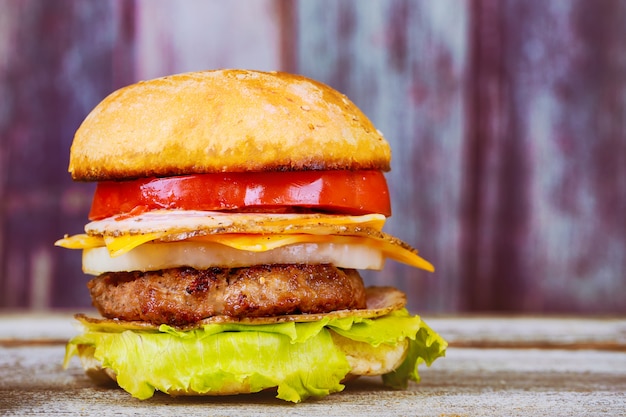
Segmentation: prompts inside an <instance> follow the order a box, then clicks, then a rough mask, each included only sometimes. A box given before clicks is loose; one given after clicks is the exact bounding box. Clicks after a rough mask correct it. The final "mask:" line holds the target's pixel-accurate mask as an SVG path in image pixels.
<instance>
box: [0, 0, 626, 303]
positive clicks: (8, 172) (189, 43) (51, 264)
mask: <svg viewBox="0 0 626 417" xmlns="http://www.w3.org/2000/svg"><path fill="white" fill-rule="evenodd" d="M242 6H244V7H247V8H248V9H247V10H248V13H247V14H243V13H241V7H242ZM250 16H252V17H253V18H250ZM624 39H626V3H624V2H621V1H619V0H602V1H595V2H590V1H586V0H572V1H568V2H559V1H552V2H546V1H540V0H501V1H498V0H465V1H458V0H441V1H437V2H431V1H422V0H420V1H405V0H392V1H387V2H375V1H342V2H335V1H326V0H324V1H317V2H305V1H296V2H283V1H279V0H262V1H256V2H243V1H241V2H240V1H232V2H227V4H226V2H220V1H188V2H183V3H176V6H175V7H174V6H173V3H172V2H168V1H162V0H150V1H147V0H135V1H125V2H117V1H114V0H108V1H101V2H83V1H77V0H48V1H45V2H41V1H36V0H25V1H11V0H0V54H1V56H3V57H4V60H3V61H2V62H0V97H1V98H0V140H1V141H2V142H1V146H0V308H2V307H28V308H40V309H41V308H50V307H72V308H75V307H81V306H87V305H89V299H88V296H87V292H86V291H85V287H84V284H85V282H86V279H87V278H86V277H84V276H83V275H82V273H80V255H79V254H78V253H77V252H73V251H67V250H62V249H59V248H54V247H52V246H51V245H52V242H54V240H55V239H56V238H58V237H60V236H62V235H63V234H64V233H76V232H79V231H80V230H82V227H83V225H84V223H85V218H86V213H87V210H88V206H89V204H90V198H91V192H92V185H88V184H74V183H72V182H71V180H70V179H69V175H68V174H67V173H66V166H67V158H68V151H69V146H70V143H71V140H72V136H73V132H74V131H75V129H76V128H77V127H78V125H79V123H80V122H81V120H82V119H83V118H84V116H85V115H86V114H87V112H88V111H89V110H90V109H91V108H92V107H93V106H94V105H95V104H96V103H97V102H98V101H100V100H101V99H102V98H103V97H104V96H105V95H106V94H108V93H109V92H110V91H112V90H113V89H115V88H118V87H120V86H122V85H125V84H128V83H131V82H134V81H137V80H138V79H142V78H148V77H152V76H158V75H163V74H166V73H169V72H180V71H188V70H196V69H204V68H218V67H247V68H258V69H283V70H289V71H294V72H299V73H303V74H305V75H308V76H311V77H313V78H316V79H318V80H320V81H322V82H326V83H328V84H330V85H331V86H333V87H335V88H337V89H339V90H340V91H342V92H344V93H346V94H347V95H348V96H349V97H350V98H351V99H352V100H353V101H354V102H355V103H357V105H359V106H360V107H361V108H362V109H363V110H364V112H365V113H366V114H367V115H368V116H369V117H370V118H371V119H372V120H373V121H374V123H375V124H376V125H377V127H378V128H379V129H380V130H381V131H383V133H384V134H385V136H386V137H387V138H388V140H389V141H390V143H391V145H392V149H393V160H392V171H391V172H390V173H389V174H388V180H389V182H390V186H391V195H392V199H393V201H392V203H393V209H394V215H393V217H392V218H391V219H390V220H389V222H388V225H387V230H388V231H389V232H391V233H393V234H395V235H397V236H399V237H400V238H402V239H404V240H406V241H408V242H410V243H412V244H414V245H415V246H416V247H418V248H419V249H420V251H421V253H422V254H423V255H424V256H425V257H426V258H428V259H430V260H431V261H433V262H434V263H435V265H436V267H437V272H436V273H435V274H427V273H422V272H420V271H416V270H413V269H411V268H408V267H404V266H402V265H398V264H395V263H393V262H390V263H389V264H388V265H387V267H386V268H385V270H383V271H382V272H380V273H367V274H365V278H366V281H367V282H368V283H375V284H389V285H396V286H398V287H400V288H402V289H403V290H405V291H406V292H407V293H409V299H410V300H411V303H410V308H411V309H414V310H416V311H421V312H423V311H446V312H448V311H488V310H497V311H525V312H586V313H624V312H626V303H624V302H623V298H624V296H623V295H624V294H626V127H625V123H626V122H625V120H626V118H625V117H626V59H625V58H624V57H625V56H626V46H625V45H626V44H625V43H624Z"/></svg>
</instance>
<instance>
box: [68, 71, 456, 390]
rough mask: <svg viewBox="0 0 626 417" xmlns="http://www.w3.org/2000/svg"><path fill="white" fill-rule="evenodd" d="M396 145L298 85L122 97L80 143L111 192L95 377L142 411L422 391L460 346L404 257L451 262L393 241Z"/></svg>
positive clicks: (98, 289)
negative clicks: (258, 395)
mask: <svg viewBox="0 0 626 417" xmlns="http://www.w3.org/2000/svg"><path fill="white" fill-rule="evenodd" d="M390 158H391V152H390V148H389V144H388V142H387V141H386V140H385V139H384V137H383V135H382V133H381V132H380V131H378V130H377V129H376V128H375V127H374V126H373V125H372V123H371V121H370V120H369V119H368V118H367V117H366V116H365V115H364V114H363V113H362V112H361V111H360V110H359V109H358V108H357V107H356V106H355V105H354V104H353V103H352V102H351V101H350V100H349V99H348V98H347V97H346V96H345V95H343V94H341V93H339V92H337V91H336V90H334V89H332V88H330V87H329V86H327V85H324V84H322V83H319V82H316V81H314V80H311V79H308V78H305V77H302V76H298V75H293V74H287V73H280V72H260V71H244V70H215V71H201V72H192V73H185V74H177V75H172V76H168V77H163V78H158V79H154V80H149V81H143V82H139V83H137V84H133V85H130V86H127V87H125V88H122V89H120V90H117V91H115V92H113V93H111V94H110V95H109V96H108V97H106V98H105V99H104V100H103V101H102V102H101V103H99V104H98V105H97V106H96V107H95V108H94V109H93V110H92V111H91V113H90V114H89V115H88V116H87V117H86V119H85V120H84V121H83V123H82V124H81V126H80V127H79V129H78V130H77V132H76V134H75V137H74V140H73V143H72V146H71V149H70V162H69V172H70V173H71V176H72V178H73V179H74V180H76V181H92V182H96V183H97V185H96V189H95V194H94V198H93V202H92V205H91V209H90V212H89V220H90V222H89V223H88V224H87V225H86V226H85V233H82V234H76V235H73V236H69V235H65V237H64V238H62V239H60V240H58V241H57V242H56V245H57V246H61V247H65V248H70V249H81V250H82V265H83V271H84V272H85V273H86V274H88V275H91V276H93V278H92V279H91V280H90V281H89V282H88V283H87V287H88V289H89V292H90V295H91V299H92V303H93V305H94V307H95V308H96V309H97V311H98V312H99V314H100V315H99V316H97V317H95V316H87V315H84V314H78V315H76V319H77V320H78V322H79V323H80V325H81V326H82V333H81V334H79V335H78V336H76V337H74V338H72V339H71V340H70V341H69V342H68V344H67V348H66V355H65V361H64V366H66V367H67V366H68V363H69V361H70V359H71V358H72V357H73V356H78V357H79V358H80V361H81V364H82V366H83V367H84V369H85V371H86V373H87V375H89V376H90V377H92V378H93V379H94V380H95V381H100V382H101V381H104V380H108V381H111V380H113V381H116V382H117V384H118V385H119V386H120V387H122V388H123V389H124V390H126V391H128V392H129V393H130V394H131V395H132V396H134V397H136V398H139V399H147V398H150V397H151V396H153V395H154V392H155V391H157V390H158V391H162V392H164V393H167V394H170V395H226V394H244V393H252V392H258V391H261V390H268V389H273V390H276V392H277V397H278V398H280V399H283V400H286V401H292V402H300V401H302V400H304V399H306V398H308V397H311V396H313V397H321V396H325V395H328V394H331V393H334V392H338V391H341V390H342V389H343V388H344V386H345V385H344V384H345V383H346V382H347V381H349V380H350V379H352V378H354V377H358V376H361V375H382V379H383V382H384V383H385V384H386V385H388V386H390V387H395V388H406V386H407V383H408V381H409V380H414V381H419V375H418V371H417V366H418V364H420V363H426V364H428V365H430V364H431V363H432V362H433V361H434V360H435V359H436V358H438V357H440V356H443V355H444V353H445V348H446V342H445V341H444V340H443V339H442V338H441V337H440V336H439V335H438V334H437V333H435V332H434V331H433V330H431V329H430V328H429V327H428V326H427V325H426V324H425V323H424V322H423V321H422V320H421V319H420V317H419V316H416V315H411V314H410V313H409V312H408V311H407V309H406V295H405V294H404V293H402V292H401V291H399V290H397V289H395V288H393V287H368V288H366V287H365V285H364V283H363V280H362V278H361V276H360V274H359V272H358V271H359V270H363V269H375V270H377V269H381V268H382V267H383V266H384V264H385V261H386V260H387V259H391V260H394V261H398V262H403V263H406V264H408V265H411V266H414V267H416V268H420V269H423V270H426V271H433V270H434V269H433V266H432V265H431V264H430V263H429V262H428V261H426V260H425V259H423V258H421V257H420V256H419V255H418V253H417V250H415V249H414V248H412V247H411V246H410V245H409V244H407V243H405V242H403V241H401V240H399V239H397V238H395V237H393V236H391V235H389V234H387V233H385V232H384V231H383V230H382V229H383V225H384V223H385V220H386V219H387V217H389V216H390V215H391V207H390V199H389V192H388V188H387V183H386V180H385V177H384V173H385V172H386V171H388V170H389V169H390Z"/></svg>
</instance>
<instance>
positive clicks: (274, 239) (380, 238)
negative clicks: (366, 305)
mask: <svg viewBox="0 0 626 417" xmlns="http://www.w3.org/2000/svg"><path fill="white" fill-rule="evenodd" d="M162 237H164V236H159V235H158V234H145V235H137V236H132V235H126V236H121V237H116V238H113V237H105V238H102V237H92V236H87V235H84V234H83V235H75V236H71V237H65V238H63V239H60V240H58V241H57V242H56V243H55V244H56V245H57V246H61V247H64V248H70V249H93V248H98V247H106V248H107V249H108V252H109V256H110V257H112V258H115V257H117V256H121V255H124V254H126V253H128V252H130V251H131V250H133V249H135V248H137V247H140V246H143V245H145V244H146V243H148V242H154V240H155V239H158V238H162ZM184 241H187V242H197V243H214V244H220V245H222V246H226V247H229V248H232V249H237V250H239V251H245V252H266V251H271V250H275V249H278V248H283V247H289V246H295V245H302V244H331V243H332V244H336V245H355V246H365V247H368V248H370V249H372V250H375V251H377V252H380V253H381V254H382V256H383V257H384V258H389V259H393V260H395V261H398V262H402V263H405V264H407V265H410V266H413V267H415V268H420V269H425V270H427V271H431V272H433V271H434V267H433V266H432V264H430V262H428V261H426V260H425V259H423V258H422V257H420V256H419V255H418V254H417V250H415V249H413V248H411V247H410V246H408V245H407V244H406V243H404V242H402V241H400V240H399V239H396V238H394V237H392V236H390V235H387V234H385V233H382V232H381V233H380V234H378V235H376V236H342V235H308V234H287V235H255V234H215V235H205V236H199V237H192V238H189V239H185V240H184ZM157 244H158V243H150V245H153V246H154V245H157ZM160 244H161V245H167V244H168V243H160ZM165 247H167V246H165ZM170 247H173V246H170ZM222 266H223V265H222ZM363 269H378V268H372V267H369V266H368V267H363Z"/></svg>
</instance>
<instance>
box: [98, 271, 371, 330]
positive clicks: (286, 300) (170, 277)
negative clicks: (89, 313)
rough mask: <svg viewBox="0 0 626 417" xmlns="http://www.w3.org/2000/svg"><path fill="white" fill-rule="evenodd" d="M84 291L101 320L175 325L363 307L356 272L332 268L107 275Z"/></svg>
mask: <svg viewBox="0 0 626 417" xmlns="http://www.w3.org/2000/svg"><path fill="white" fill-rule="evenodd" d="M87 286H88V288H89V291H90V292H91V298H92V302H93V305H94V306H95V307H96V308H97V309H98V311H99V312H100V314H102V315H103V316H104V317H106V318H118V319H121V320H128V321H133V320H139V321H147V322H151V323H154V324H164V323H165V324H170V325H174V326H184V325H187V324H192V323H194V322H196V321H199V320H201V319H204V318H207V317H212V316H221V315H226V316H231V317H237V318H244V317H268V316H279V315H284V314H304V313H311V314H315V313H325V312H329V311H335V310H343V309H362V308H365V307H366V301H365V288H364V285H363V281H362V279H361V276H360V275H359V273H358V272H357V271H355V270H353V269H345V270H344V269H340V268H336V267H334V266H332V265H291V264H290V265H259V266H253V267H248V268H210V269H207V270H196V269H193V268H184V267H183V268H173V269H164V270H160V271H152V272H109V273H105V274H102V275H100V276H98V277H96V278H94V279H92V280H91V281H89V283H88V284H87Z"/></svg>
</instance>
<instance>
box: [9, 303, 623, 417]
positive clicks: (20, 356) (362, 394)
mask: <svg viewBox="0 0 626 417" xmlns="http://www.w3.org/2000/svg"><path fill="white" fill-rule="evenodd" d="M425 320H426V321H427V322H428V323H429V325H430V326H431V327H433V328H434V329H436V330H437V331H438V332H440V333H441V334H442V335H443V336H444V337H446V338H447V339H448V341H449V342H450V347H449V349H448V353H447V357H445V358H442V359H439V360H437V361H436V362H435V363H434V364H433V366H432V367H431V368H422V369H421V371H420V374H421V376H422V382H421V383H420V384H411V385H410V386H409V389H408V390H406V391H393V390H389V389H386V388H385V387H383V386H382V385H381V384H380V382H379V379H378V378H361V379H358V380H356V381H353V382H352V383H351V384H350V385H349V386H348V387H347V388H346V390H345V391H344V392H342V393H339V394H333V395H331V396H328V397H325V398H323V399H319V400H308V401H306V402H304V403H301V404H291V403H286V402H283V401H280V400H277V399H275V398H274V394H273V393H270V392H264V393H260V394H253V395H247V396H234V397H215V398H212V397H185V398H181V397H179V398H171V397H169V396H166V395H163V394H157V395H155V396H154V397H153V398H152V399H150V400H146V401H139V400H136V399H134V398H132V397H130V396H129V395H128V394H127V393H126V392H124V391H122V390H120V389H117V388H102V387H98V386H94V385H93V384H92V382H91V381H90V380H89V379H88V378H87V377H86V376H85V375H84V374H83V372H82V369H81V368H80V365H79V364H78V360H77V359H73V361H72V364H71V366H70V367H69V369H68V370H66V371H64V370H63V369H62V368H61V362H62V359H63V353H64V343H65V341H66V340H67V339H68V338H70V337H71V336H72V335H74V334H75V333H76V332H77V331H76V329H75V328H74V327H73V318H72V314H70V313H68V314H62V313H55V314H33V313H28V314H18V313H13V314H9V313H1V312H0V415H2V416H5V415H47V416H54V415H83V416H109V415H124V416H133V415H151V416H181V415H185V416H208V415H214V416H222V415H223V416H227V415H230V416H248V415H261V416H263V415H265V416H279V415H296V416H310V415H325V416H335V415H336V416H351V417H356V416H383V415H398V416H438V417H441V416H448V417H452V416H491V415H498V416H578V415H579V416H626V318H558V317H556V318H550V317H521V318H519V317H466V316H464V317H425Z"/></svg>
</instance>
